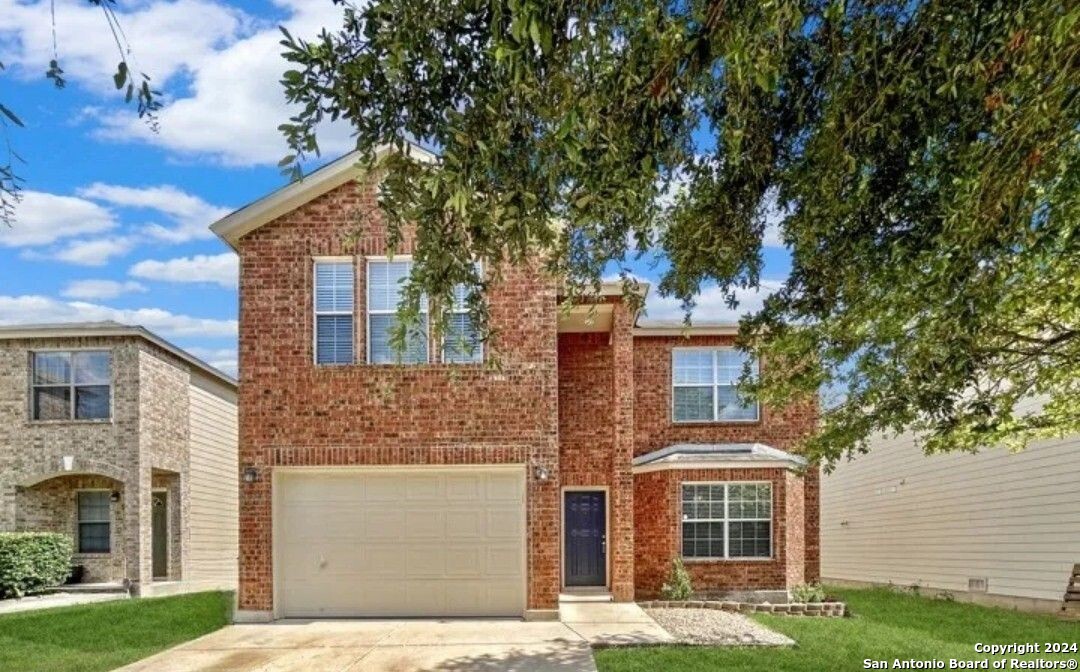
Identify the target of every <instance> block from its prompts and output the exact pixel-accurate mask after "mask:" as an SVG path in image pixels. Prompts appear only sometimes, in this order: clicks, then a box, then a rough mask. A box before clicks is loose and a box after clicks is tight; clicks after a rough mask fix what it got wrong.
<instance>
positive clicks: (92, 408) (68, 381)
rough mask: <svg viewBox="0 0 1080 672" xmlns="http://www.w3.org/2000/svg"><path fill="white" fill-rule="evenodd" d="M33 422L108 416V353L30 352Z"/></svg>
mask: <svg viewBox="0 0 1080 672" xmlns="http://www.w3.org/2000/svg"><path fill="white" fill-rule="evenodd" d="M32 367H33V374H32V387H33V390H32V393H31V404H32V406H33V408H32V415H31V417H33V419H34V420H108V419H109V418H110V417H112V393H111V387H112V354H111V353H110V352H109V351H108V350H76V351H73V352H59V351H47V352H35V353H33V363H32Z"/></svg>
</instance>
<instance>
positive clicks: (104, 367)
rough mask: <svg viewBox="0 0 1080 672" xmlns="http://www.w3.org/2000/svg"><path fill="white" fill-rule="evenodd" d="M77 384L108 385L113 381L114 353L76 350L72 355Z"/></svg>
mask: <svg viewBox="0 0 1080 672" xmlns="http://www.w3.org/2000/svg"><path fill="white" fill-rule="evenodd" d="M72 363H73V368H74V369H75V376H74V377H75V384H76V385H108V384H109V383H111V382H112V380H110V379H111V378H112V353H109V352H76V353H74V354H73V355H72Z"/></svg>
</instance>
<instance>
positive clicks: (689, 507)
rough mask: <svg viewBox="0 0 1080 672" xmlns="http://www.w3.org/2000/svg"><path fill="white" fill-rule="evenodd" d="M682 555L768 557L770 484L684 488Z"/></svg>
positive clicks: (770, 532) (769, 554) (770, 513)
mask: <svg viewBox="0 0 1080 672" xmlns="http://www.w3.org/2000/svg"><path fill="white" fill-rule="evenodd" d="M725 542H726V546H727V548H726V549H725ZM682 554H683V556H684V557H687V558H768V557H771V554H772V484H771V483H686V484H683V485H682Z"/></svg>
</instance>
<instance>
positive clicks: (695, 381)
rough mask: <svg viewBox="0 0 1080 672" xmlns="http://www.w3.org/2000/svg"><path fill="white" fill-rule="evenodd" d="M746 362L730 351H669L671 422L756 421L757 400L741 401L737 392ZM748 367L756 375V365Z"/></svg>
mask: <svg viewBox="0 0 1080 672" xmlns="http://www.w3.org/2000/svg"><path fill="white" fill-rule="evenodd" d="M746 361H747V355H746V354H744V353H742V352H739V351H738V350H734V349H732V348H682V349H680V348H676V349H674V350H672V380H671V384H672V420H673V421H674V422H724V421H728V422H731V421H734V422H746V421H754V420H757V419H758V404H757V401H756V400H752V399H751V400H743V399H741V398H740V396H739V394H738V391H737V389H736V384H737V383H738V381H739V378H740V377H741V376H742V369H743V364H744V363H745V362H746ZM750 368H751V372H752V375H754V376H756V375H757V362H751V367H750ZM706 390H707V392H706Z"/></svg>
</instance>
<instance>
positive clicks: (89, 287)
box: [60, 280, 147, 299]
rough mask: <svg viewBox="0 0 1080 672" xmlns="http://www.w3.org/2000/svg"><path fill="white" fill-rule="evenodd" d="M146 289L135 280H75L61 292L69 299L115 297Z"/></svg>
mask: <svg viewBox="0 0 1080 672" xmlns="http://www.w3.org/2000/svg"><path fill="white" fill-rule="evenodd" d="M146 291H147V289H146V286H145V285H143V284H141V283H138V282H135V281H133V280H130V281H128V282H117V281H116V280H73V281H72V282H69V283H68V285H67V287H65V288H64V290H63V291H62V292H60V294H61V295H63V296H66V297H67V298H69V299H114V298H116V297H118V296H120V295H121V294H130V293H133V292H146Z"/></svg>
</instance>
